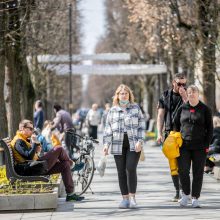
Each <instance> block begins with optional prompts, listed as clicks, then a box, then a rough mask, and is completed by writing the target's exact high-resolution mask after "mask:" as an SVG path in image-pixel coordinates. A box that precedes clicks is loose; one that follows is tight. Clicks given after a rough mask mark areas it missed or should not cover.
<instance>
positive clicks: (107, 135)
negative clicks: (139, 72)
mask: <svg viewBox="0 0 220 220" xmlns="http://www.w3.org/2000/svg"><path fill="white" fill-rule="evenodd" d="M144 135H145V122H144V117H143V115H142V112H141V109H140V107H139V106H138V105H137V104H135V103H134V95H133V93H132V91H131V89H130V88H129V87H128V86H126V85H123V84H122V85H120V86H119V87H118V88H117V90H116V92H115V95H114V98H113V107H112V108H111V109H110V111H109V113H108V116H107V120H106V126H105V131H104V137H103V143H104V148H103V152H104V154H105V155H107V154H108V151H109V148H110V149H111V150H110V152H111V154H113V155H114V159H115V163H116V167H117V171H118V180H119V186H120V190H121V194H122V197H123V200H122V201H121V203H120V204H119V208H136V206H137V203H136V200H135V193H136V188H137V173H136V169H137V164H138V161H139V157H140V153H141V149H142V146H143V142H144Z"/></svg>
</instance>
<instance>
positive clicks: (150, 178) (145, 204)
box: [0, 141, 220, 220]
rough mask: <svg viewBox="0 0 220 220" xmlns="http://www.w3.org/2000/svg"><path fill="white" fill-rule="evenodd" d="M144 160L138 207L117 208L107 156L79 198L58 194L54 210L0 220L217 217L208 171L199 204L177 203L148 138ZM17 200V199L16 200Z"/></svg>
mask: <svg viewBox="0 0 220 220" xmlns="http://www.w3.org/2000/svg"><path fill="white" fill-rule="evenodd" d="M100 152H101V144H100V146H97V147H96V155H95V162H96V164H97V163H98V161H99V159H100ZM145 157H146V159H145V161H143V162H139V165H138V188H137V195H136V198H137V203H138V209H127V210H121V209H118V204H119V202H120V201H121V195H120V192H119V186H118V180H117V173H116V168H115V163H114V159H113V157H112V156H111V155H110V156H108V161H107V168H106V173H105V176H104V177H100V176H99V174H98V173H97V171H96V173H95V176H94V179H93V182H92V184H91V188H92V191H93V192H94V194H92V193H91V191H90V190H89V191H88V193H86V194H85V197H86V199H85V200H83V201H81V202H74V203H72V202H68V203H66V202H65V197H63V198H59V203H58V207H57V209H56V210H48V211H45V210H44V211H32V212H31V211H22V212H19V213H18V212H1V213H0V219H1V220H18V219H19V220H20V219H22V220H23V219H33V220H41V219H42V220H64V219H65V220H67V219H74V220H77V219H82V220H98V219H100V220H103V219H108V220H110V219H119V220H121V219H126V220H130V219H131V220H140V219H149V220H151V219H156V220H157V219H158V220H159V219H160V220H162V219H169V220H170V219H175V220H178V219H180V220H182V219H183V220H191V219H197V220H200V219H201V220H204V219H205V220H209V219H216V220H217V219H218V220H219V219H220V181H219V180H216V179H214V178H213V177H212V176H211V175H205V176H204V184H203V189H202V194H201V198H200V202H201V205H202V208H200V209H199V208H197V209H195V208H192V207H191V206H189V207H187V208H181V207H179V205H178V203H174V202H171V201H170V200H171V198H172V197H173V195H174V188H173V185H172V182H171V177H170V174H169V168H168V162H167V160H166V158H165V157H164V156H163V154H162V152H161V150H160V148H159V147H158V146H153V142H151V141H149V142H147V143H146V144H145ZM18 202H19V201H18Z"/></svg>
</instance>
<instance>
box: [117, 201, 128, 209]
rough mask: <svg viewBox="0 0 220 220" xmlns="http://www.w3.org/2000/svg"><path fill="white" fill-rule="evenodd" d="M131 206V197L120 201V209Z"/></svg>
mask: <svg viewBox="0 0 220 220" xmlns="http://www.w3.org/2000/svg"><path fill="white" fill-rule="evenodd" d="M129 206H130V201H129V199H123V200H122V201H121V202H120V204H119V206H118V208H119V209H128V208H129Z"/></svg>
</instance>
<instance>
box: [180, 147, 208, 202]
mask: <svg viewBox="0 0 220 220" xmlns="http://www.w3.org/2000/svg"><path fill="white" fill-rule="evenodd" d="M177 160H178V166H179V177H180V182H181V184H182V190H183V192H184V194H185V195H189V194H190V188H191V187H190V185H191V184H190V167H191V163H192V178H193V179H192V193H191V195H192V197H195V198H197V199H198V198H199V197H200V193H201V189H202V181H203V173H204V166H205V161H206V151H205V149H199V150H189V149H186V148H180V157H178V158H177Z"/></svg>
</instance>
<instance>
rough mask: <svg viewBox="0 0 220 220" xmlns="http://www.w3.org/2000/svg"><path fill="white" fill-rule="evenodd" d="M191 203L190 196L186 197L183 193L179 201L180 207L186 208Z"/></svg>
mask: <svg viewBox="0 0 220 220" xmlns="http://www.w3.org/2000/svg"><path fill="white" fill-rule="evenodd" d="M189 201H190V195H185V194H184V193H182V198H181V199H180V200H179V204H180V206H182V207H186V206H187V205H188V202H189Z"/></svg>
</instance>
